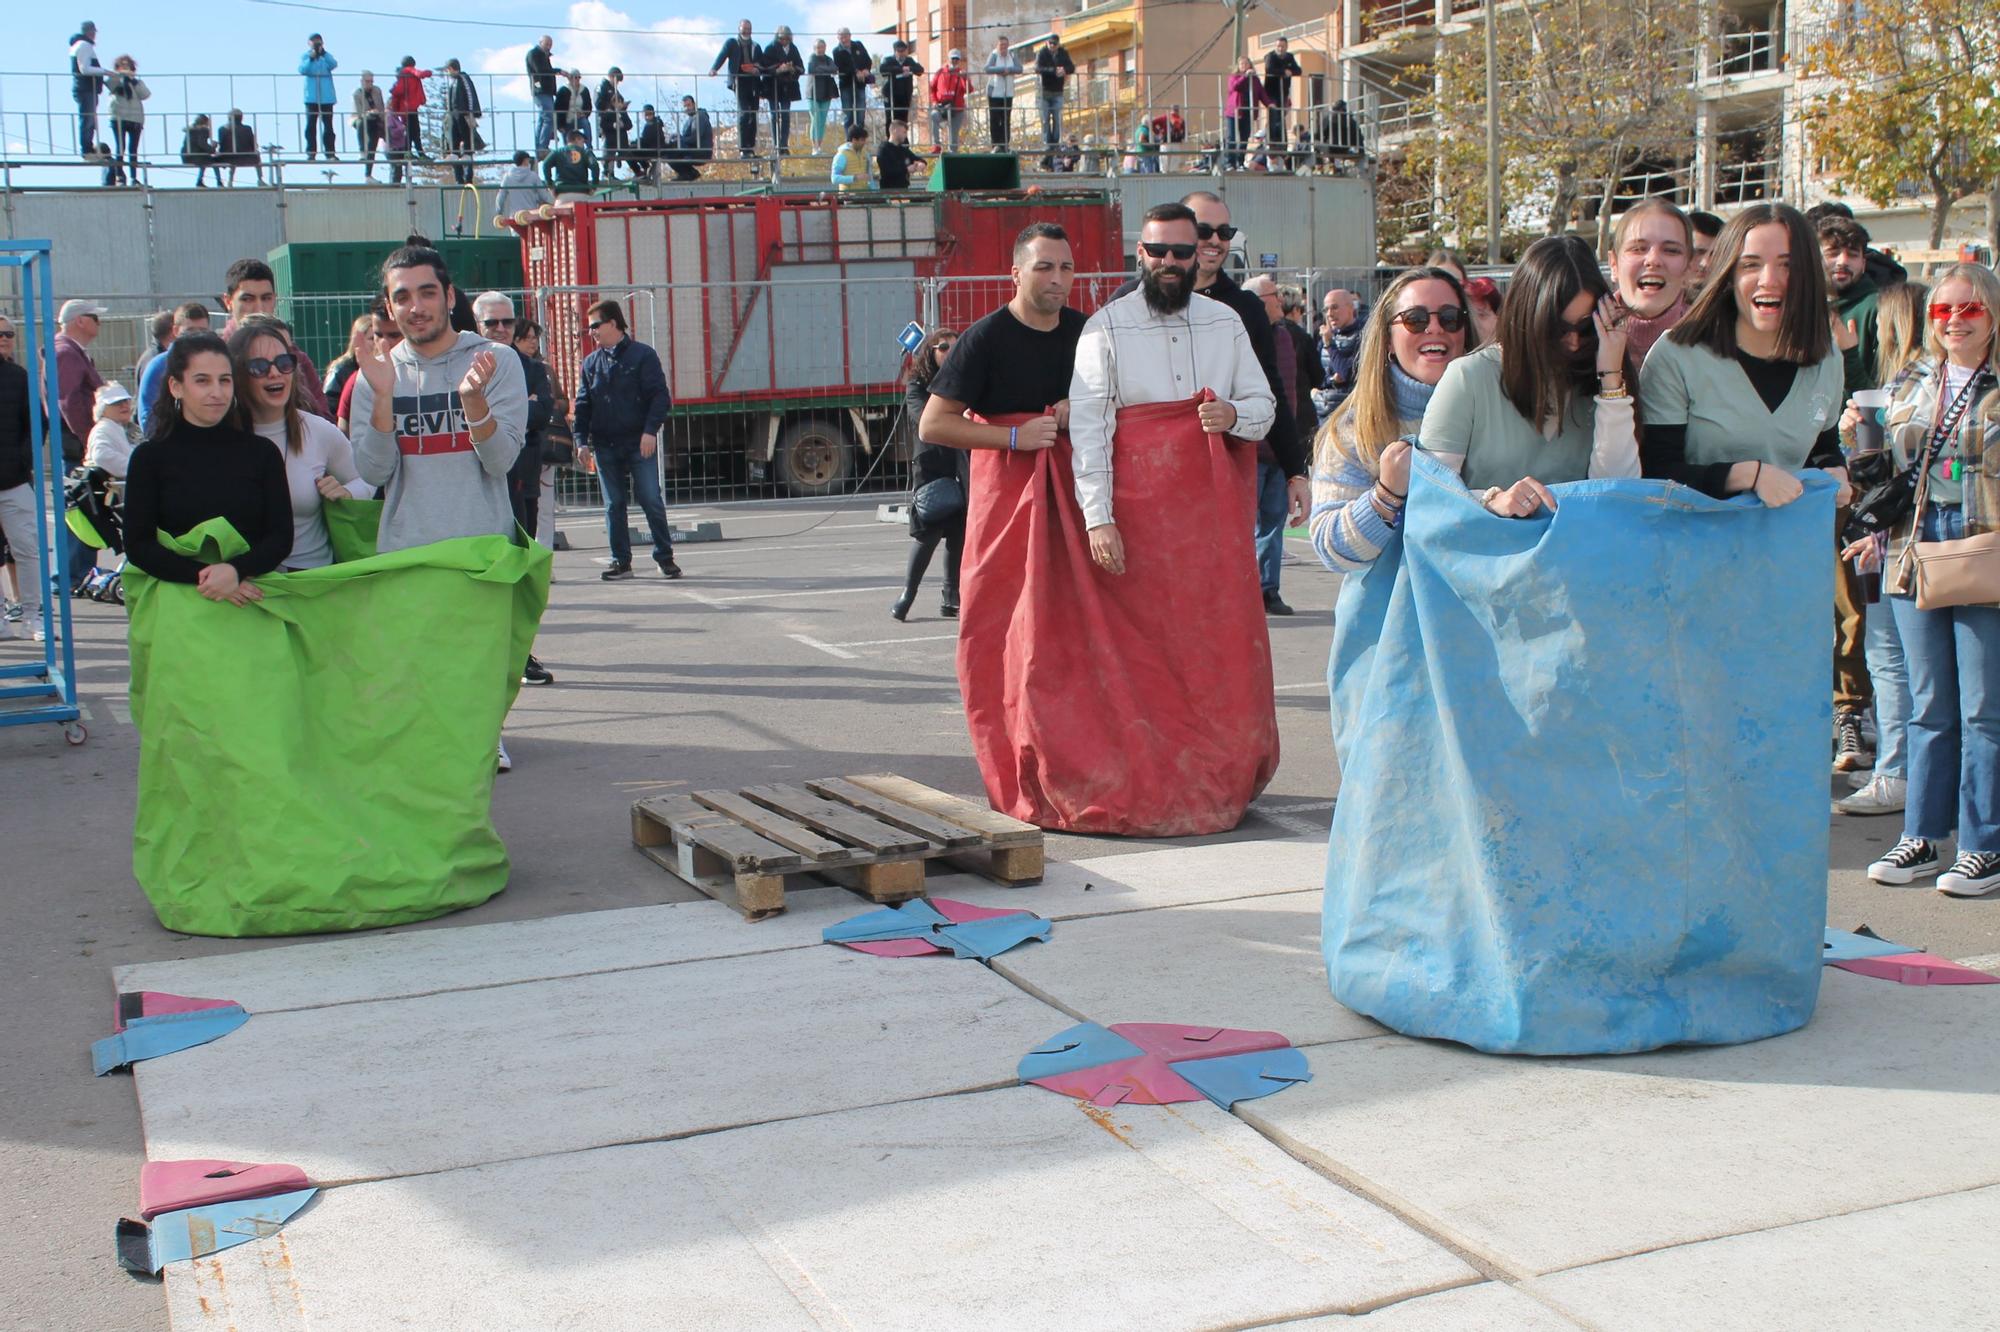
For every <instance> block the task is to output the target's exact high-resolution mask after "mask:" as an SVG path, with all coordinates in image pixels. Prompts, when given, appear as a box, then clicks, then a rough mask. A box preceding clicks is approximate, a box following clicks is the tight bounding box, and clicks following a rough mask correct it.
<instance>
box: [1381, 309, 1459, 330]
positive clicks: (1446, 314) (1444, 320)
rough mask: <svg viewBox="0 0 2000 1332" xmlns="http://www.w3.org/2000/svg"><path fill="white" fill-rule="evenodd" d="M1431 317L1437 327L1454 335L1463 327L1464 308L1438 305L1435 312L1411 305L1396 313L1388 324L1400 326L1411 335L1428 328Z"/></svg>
mask: <svg viewBox="0 0 2000 1332" xmlns="http://www.w3.org/2000/svg"><path fill="white" fill-rule="evenodd" d="M1433 317H1435V318H1436V319H1437V322H1438V327H1439V328H1441V329H1443V330H1444V331H1445V332H1447V333H1456V332H1458V330H1460V329H1461V328H1464V327H1465V307H1464V306H1462V305H1440V306H1439V307H1438V308H1437V309H1435V310H1432V309H1431V308H1430V307H1428V306H1423V305H1412V306H1411V307H1410V308H1409V309H1407V310H1398V311H1396V313H1395V315H1394V316H1393V317H1391V319H1390V320H1389V322H1390V323H1392V324H1401V325H1402V326H1403V327H1405V328H1407V329H1409V330H1410V332H1412V333H1422V332H1425V331H1426V330H1428V329H1429V328H1430V326H1431V319H1432V318H1433Z"/></svg>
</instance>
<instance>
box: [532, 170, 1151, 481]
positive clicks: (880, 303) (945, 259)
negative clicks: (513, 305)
mask: <svg viewBox="0 0 2000 1332" xmlns="http://www.w3.org/2000/svg"><path fill="white" fill-rule="evenodd" d="M1030 222H1056V223H1060V224H1061V225H1062V227H1063V228H1064V230H1066V231H1067V232H1068V233H1069V236H1070V243H1071V247H1072V249H1073V250H1074V252H1075V255H1076V268H1077V272H1078V273H1081V274H1119V273H1122V271H1123V270H1124V268H1125V253H1124V251H1125V246H1124V239H1123V236H1124V233H1123V227H1122V223H1121V221H1120V216H1119V208H1118V202H1117V196H1116V194H1113V193H1107V192H1104V191H1101V190H1090V189H1077V190H1067V189H1065V190H1043V189H1028V190H1004V191H990V192H986V191H979V192H974V191H967V192H952V193H942V192H941V193H934V194H921V193H920V194H909V195H898V194H879V195H878V194H856V193H849V194H830V193H812V194H772V195H750V196H728V197H709V198H700V199H654V200H622V199H621V200H603V201H600V200H589V201H578V202H564V203H562V204H558V205H554V206H551V207H545V208H543V209H542V210H540V212H539V213H524V214H521V215H519V216H518V217H517V218H515V219H510V220H509V221H508V225H510V226H512V227H514V229H515V230H516V231H517V232H519V234H520V237H521V249H522V261H523V271H524V273H525V274H526V286H527V288H528V293H529V301H530V302H531V304H532V306H533V307H535V310H536V317H537V318H539V319H540V320H541V322H542V323H543V324H544V326H545V327H546V328H547V329H548V338H547V343H546V356H547V358H548V361H549V365H550V369H551V370H552V371H553V372H554V374H555V377H556V381H557V384H558V385H559V387H560V388H561V389H562V390H563V391H564V392H566V393H573V392H574V391H575V388H576V383H577V371H578V367H579V366H580V364H581V363H582V358H583V356H584V355H585V354H587V353H588V351H589V350H590V346H591V344H590V341H589V334H588V332H587V330H586V329H585V326H584V320H583V312H584V310H585V309H587V308H588V307H589V306H590V305H591V303H592V302H594V301H596V300H599V299H603V298H615V299H618V300H620V301H622V302H624V304H625V306H626V314H627V319H628V321H629V323H630V324H631V331H632V334H633V336H635V337H637V338H638V339H639V340H640V341H642V342H646V343H648V344H650V345H651V346H653V347H654V348H655V349H656V350H657V351H658V352H659V354H660V361H661V364H662V365H663V366H664V367H665V370H666V374H667V387H668V388H669V390H670V391H671V392H672V394H673V400H674V416H675V418H676V422H675V424H674V426H673V427H672V428H671V431H670V433H671V434H672V435H673V440H674V443H673V450H677V451H678V452H679V454H680V457H679V458H677V459H674V460H672V461H670V464H669V465H670V466H674V465H690V464H692V465H694V466H698V467H706V468H709V469H717V468H722V469H726V470H727V472H728V473H732V474H726V475H721V476H717V477H715V478H714V479H715V480H717V481H720V482H723V483H725V484H730V483H737V482H743V481H752V482H755V481H771V482H775V484H776V486H777V488H778V490H779V491H780V492H782V493H785V494H789V495H825V494H832V493H835V492H838V491H841V490H844V489H846V488H847V487H848V486H850V485H852V484H853V482H854V480H855V479H856V476H857V475H858V473H859V472H860V470H861V469H862V468H863V467H864V466H866V465H867V462H866V460H868V459H872V458H873V457H875V455H876V454H877V453H878V452H879V451H882V450H885V449H888V450H894V449H897V448H900V447H907V442H908V433H909V432H908V431H907V430H899V429H898V428H897V426H898V422H899V420H900V417H901V408H902V403H903V389H902V386H901V383H900V382H899V381H900V377H901V374H902V369H903V364H904V356H905V350H904V345H903V343H902V341H900V339H901V338H902V337H903V336H904V332H905V330H906V329H907V328H908V326H909V325H911V324H912V323H914V324H917V325H918V326H919V327H920V328H921V329H923V330H929V329H931V328H934V327H938V326H948V327H952V328H957V329H963V328H965V327H966V325H968V324H970V323H972V322H973V321H974V320H976V319H978V318H980V317H981V316H983V315H985V314H987V313H989V312H991V311H992V310H994V309H996V308H998V307H999V306H1000V305H1003V304H1005V303H1006V301H1007V300H1008V298H1009V297H1010V296H1011V295H1012V288H1011V284H1010V283H1009V281H1008V279H1007V276H1006V275H1007V272H1008V270H1009V268H1010V267H1011V266H1012V258H1013V244H1014V236H1015V235H1016V233H1018V232H1019V231H1020V229H1021V228H1022V227H1024V226H1026V225H1027V224H1028V223H1030ZM1116 284H1117V279H1116V278H1109V279H1100V280H1087V281H1080V282H1078V284H1077V288H1076V294H1075V296H1074V297H1073V298H1072V300H1073V303H1074V304H1075V305H1076V306H1077V307H1078V308H1080V309H1082V310H1085V311H1086V312H1088V311H1090V310H1094V309H1096V308H1097V306H1098V304H1099V303H1101V302H1102V301H1103V300H1104V299H1105V298H1106V297H1107V296H1108V295H1109V294H1110V291H1111V290H1112V289H1113V287H1115V286H1116ZM912 424H914V423H912ZM673 450H670V452H671V451H673ZM892 456H893V454H892Z"/></svg>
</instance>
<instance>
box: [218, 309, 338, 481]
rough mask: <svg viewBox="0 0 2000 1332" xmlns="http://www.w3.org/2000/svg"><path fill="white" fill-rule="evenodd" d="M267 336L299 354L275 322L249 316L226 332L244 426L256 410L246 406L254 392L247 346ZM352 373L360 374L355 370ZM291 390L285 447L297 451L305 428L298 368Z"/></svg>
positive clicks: (252, 421)
mask: <svg viewBox="0 0 2000 1332" xmlns="http://www.w3.org/2000/svg"><path fill="white" fill-rule="evenodd" d="M262 338H269V339H271V341H273V342H275V343H277V344H278V345H279V346H280V347H283V348H284V349H285V350H286V351H287V352H289V353H291V354H292V355H293V356H297V355H298V354H299V351H298V348H296V347H294V346H293V345H292V340H291V339H290V338H288V337H286V336H285V332H284V330H283V329H281V328H280V327H278V325H277V324H276V323H275V322H272V321H269V320H266V319H264V318H262V317H252V318H250V319H246V320H244V321H243V322H242V323H239V324H238V325H237V326H236V331H235V332H234V333H231V334H230V335H229V361H230V364H231V365H232V366H234V367H235V370H236V410H237V411H238V412H240V413H241V414H242V416H243V424H244V427H245V428H246V429H254V428H255V426H256V424H257V413H256V412H254V411H252V410H251V409H250V395H251V394H252V393H253V392H255V391H256V383H257V382H256V380H255V379H253V378H252V377H251V375H250V348H251V346H252V345H253V344H255V343H256V342H257V341H258V340H260V339H262ZM355 373H356V374H359V373H361V372H360V371H359V370H356V371H355ZM291 378H292V391H291V393H290V394H289V395H288V396H287V397H286V398H285V449H286V451H287V452H288V453H292V454H297V453H298V452H299V451H300V450H301V449H303V448H304V447H305V444H306V428H305V425H304V423H303V422H301V421H300V420H299V370H298V367H297V366H293V367H292V376H291Z"/></svg>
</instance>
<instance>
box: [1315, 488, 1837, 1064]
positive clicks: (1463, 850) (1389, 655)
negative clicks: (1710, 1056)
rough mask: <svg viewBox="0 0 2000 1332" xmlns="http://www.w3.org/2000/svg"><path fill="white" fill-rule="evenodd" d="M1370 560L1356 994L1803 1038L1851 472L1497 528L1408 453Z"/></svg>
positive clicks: (1344, 844) (1341, 740)
mask: <svg viewBox="0 0 2000 1332" xmlns="http://www.w3.org/2000/svg"><path fill="white" fill-rule="evenodd" d="M1411 470H1412V475H1411V488H1410V491H1411V493H1410V499H1409V505H1408V508H1407V510H1406V515H1407V516H1406V520H1405V526H1404V534H1403V536H1402V538H1401V540H1398V541H1393V542H1391V544H1390V546H1389V547H1388V548H1387V549H1385V550H1384V551H1383V553H1382V556H1381V558H1380V559H1379V560H1377V561H1376V563H1375V564H1374V565H1373V566H1372V567H1371V568H1369V569H1368V570H1366V571H1365V572H1362V573H1359V574H1350V575H1349V576H1348V578H1347V581H1346V584H1345V585H1344V586H1343V587H1342V588H1341V593H1340V601H1339V607H1338V611H1337V613H1336V621H1335V630H1334V642H1333V654H1332V659H1331V661H1330V663H1329V665H1328V686H1329V688H1330V690H1331V692H1332V696H1333V728H1334V749H1335V752H1336V754H1337V755H1338V756H1339V759H1340V768H1341V788H1340V800H1339V803H1338V804H1337V805H1336V806H1335V810H1334V819H1333V833H1332V838H1331V846H1330V852H1329V855H1328V859H1327V873H1326V906H1325V932H1324V944H1325V950H1326V966H1327V974H1328V977H1329V979H1330V981H1331V983H1332V986H1333V994H1334V997H1335V998H1336V999H1338V1000H1339V1001H1340V1002H1341V1003H1343V1004H1345V1005H1347V1006H1348V1007H1349V1008H1352V1009H1354V1010H1356V1011H1357V1012H1361V1013H1365V1014H1367V1015H1368V1016H1370V1017H1372V1018H1374V1019H1376V1020H1377V1021H1379V1022H1383V1023H1386V1024H1387V1025H1389V1026H1391V1027H1393V1028H1395V1029H1396V1030H1398V1031H1401V1032H1405V1033H1407V1034H1409V1035H1412V1036H1429V1037H1441V1038H1444V1039H1447V1040H1454V1041H1462V1042H1464V1043H1465V1044H1467V1045H1470V1046H1474V1047H1476V1048H1478V1049H1481V1050H1487V1051H1495V1052H1516V1053H1523V1054H1552V1055H1553V1054H1607V1053H1616V1052H1624V1051H1633V1050H1649V1049H1653V1048H1656V1047H1658V1046H1663V1045H1674V1044H1697V1045H1724V1044H1730V1043H1733V1042H1737V1041H1751V1040H1757V1039H1760V1038H1762V1037H1765V1036H1775V1035H1778V1034H1779V1033H1781V1032H1787V1031H1791V1030H1793V1029H1794V1028H1797V1027H1800V1026H1803V1025H1804V1024H1805V1023H1806V1021H1807V1020H1808V1019H1809V1018H1810V1017H1811V1016H1812V1011H1813V1004H1814V1002H1815V1001H1816V1000H1817V998H1818V995H1819V980H1820V968H1821V953H1822V951H1823V949H1822V944H1823V942H1824V934H1823V931H1824V929H1825V925H1826V867H1827V823H1828V820H1827V814H1826V801H1827V766H1826V765H1827V753H1828V736H1829V734H1830V733H1831V710H1832V705H1831V697H1832V640H1831V636H1830V633H1829V627H1828V617H1829V615H1830V614H1831V608H1832V605H1833V564H1834V560H1833V554H1832V550H1831V547H1832V534H1833V507H1834V506H1833V495H1834V486H1833V484H1832V482H1831V481H1830V480H1829V479H1827V478H1825V477H1824V475H1823V474H1821V473H1817V472H1815V473H1810V474H1808V476H1807V478H1806V481H1805V485H1806V492H1805V494H1804V495H1803V496H1802V497H1801V498H1800V499H1798V500H1796V501H1795V502H1793V503H1791V504H1789V505H1786V506H1784V507H1783V508H1779V509H1766V508H1765V507H1763V505H1761V504H1759V503H1757V502H1756V501H1755V500H1753V499H1749V498H1737V499H1731V500H1726V501H1725V500H1714V499H1710V498H1708V497H1707V496H1705V495H1702V494H1700V493H1698V492H1696V491H1693V490H1690V489H1688V488H1686V487H1684V486H1676V485H1672V484H1670V483H1667V482H1662V481H1639V480H1630V481H1579V482H1574V483H1571V484H1568V485H1561V486H1556V487H1554V488H1553V489H1554V493H1555V495H1556V499H1557V502H1558V505H1559V508H1558V511H1557V513H1556V514H1555V515H1553V516H1551V515H1549V514H1547V513H1543V514H1540V515H1538V516H1536V517H1534V518H1529V519H1519V520H1516V519H1508V518H1498V517H1495V516H1493V515H1492V514H1489V513H1488V512H1486V510H1485V509H1484V508H1482V507H1481V506H1480V505H1479V503H1478V501H1477V500H1476V499H1474V498H1473V497H1472V496H1470V495H1469V494H1467V493H1466V491H1465V488H1464V486H1463V484H1462V483H1461V482H1460V481H1459V479H1458V477H1457V476H1456V475H1454V474H1453V473H1452V472H1451V471H1450V470H1448V469H1447V468H1444V467H1442V466H1440V465H1439V464H1438V463H1437V462H1436V461H1435V460H1433V459H1431V458H1429V457H1427V456H1425V455H1424V454H1421V453H1418V454H1415V455H1413V460H1412V469H1411Z"/></svg>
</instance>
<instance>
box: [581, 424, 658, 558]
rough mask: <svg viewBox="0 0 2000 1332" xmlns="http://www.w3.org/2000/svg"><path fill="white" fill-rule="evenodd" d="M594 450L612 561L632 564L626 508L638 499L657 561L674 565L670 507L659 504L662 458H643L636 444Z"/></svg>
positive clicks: (608, 446)
mask: <svg viewBox="0 0 2000 1332" xmlns="http://www.w3.org/2000/svg"><path fill="white" fill-rule="evenodd" d="M592 447H593V452H594V453H595V454H596V456H597V481H598V484H599V485H601V486H602V487H603V488H604V525H605V528H606V529H607V531H608V532H609V533H610V536H611V558H612V559H614V560H616V561H618V563H620V564H630V563H631V562H632V529H631V528H630V527H629V526H628V525H627V523H626V514H627V513H628V512H629V510H628V509H627V508H626V505H627V504H628V503H629V502H630V501H632V500H635V499H636V500H638V501H639V507H640V509H642V510H643V511H644V512H645V514H646V526H647V528H649V529H650V530H651V531H652V533H653V559H654V561H655V562H656V563H659V564H672V563H673V562H674V539H673V537H672V535H671V534H670V533H669V532H668V530H667V506H666V505H665V504H664V503H662V502H661V500H660V466H659V464H660V455H659V454H658V453H655V454H654V455H653V456H652V457H650V458H641V457H640V456H639V443H638V441H637V440H634V441H632V442H631V443H629V444H596V445H593V446H592Z"/></svg>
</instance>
